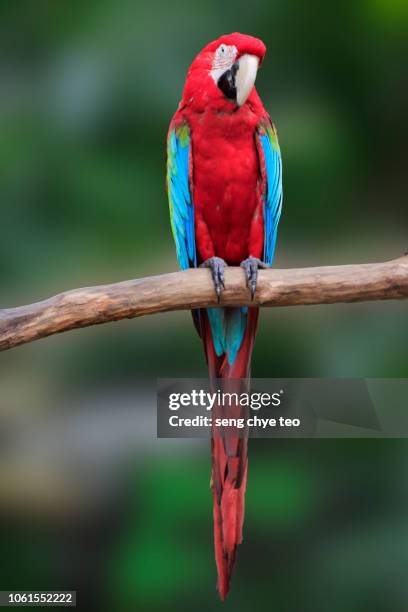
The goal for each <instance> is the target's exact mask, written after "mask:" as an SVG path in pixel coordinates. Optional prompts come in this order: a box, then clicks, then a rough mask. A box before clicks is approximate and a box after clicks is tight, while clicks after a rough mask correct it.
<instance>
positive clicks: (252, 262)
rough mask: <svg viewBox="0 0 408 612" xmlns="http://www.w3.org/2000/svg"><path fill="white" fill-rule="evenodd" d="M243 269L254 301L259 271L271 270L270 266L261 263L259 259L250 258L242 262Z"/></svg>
mask: <svg viewBox="0 0 408 612" xmlns="http://www.w3.org/2000/svg"><path fill="white" fill-rule="evenodd" d="M241 268H243V269H244V270H245V276H246V281H247V287H248V289H249V290H250V292H251V296H252V299H254V296H255V292H256V284H257V282H258V269H259V268H269V264H267V263H265V262H264V261H261V260H260V259H258V258H257V257H248V259H244V261H243V262H241Z"/></svg>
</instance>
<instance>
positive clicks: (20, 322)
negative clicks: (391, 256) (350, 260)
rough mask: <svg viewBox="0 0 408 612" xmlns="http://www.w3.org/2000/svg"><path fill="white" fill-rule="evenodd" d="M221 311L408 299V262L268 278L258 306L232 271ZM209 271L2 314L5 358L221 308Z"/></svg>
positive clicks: (0, 345) (88, 291)
mask: <svg viewBox="0 0 408 612" xmlns="http://www.w3.org/2000/svg"><path fill="white" fill-rule="evenodd" d="M225 281H226V282H225V291H224V292H223V294H222V298H221V302H220V304H219V305H221V306H249V305H259V306H300V305H305V304H334V303H336V302H363V301H371V300H398V299H406V298H408V256H407V255H405V256H404V257H401V258H399V259H395V260H393V261H389V262H385V263H374V264H359V265H348V266H326V267H319V268H294V269H288V270H277V269H270V270H261V271H260V272H259V279H258V288H257V292H256V295H255V299H254V301H251V296H250V293H249V291H248V289H247V288H246V286H245V279H244V272H243V270H242V269H240V268H227V269H226V274H225ZM217 305H218V303H217V300H216V296H215V293H214V289H213V285H212V281H211V274H210V272H209V270H202V269H198V270H185V271H183V272H174V273H172V274H163V275H160V276H150V277H146V278H141V279H136V280H130V281H125V282H121V283H114V284H112V285H101V286H98V287H86V288H83V289H73V290H71V291H66V292H64V293H60V294H59V295H56V296H54V297H51V298H49V299H47V300H44V301H42V302H37V303H35V304H29V305H28V306H20V307H18V308H8V309H4V310H0V350H3V351H4V350H7V349H10V348H13V347H15V346H18V345H19V344H25V343H27V342H31V341H33V340H38V339H39V338H44V337H45V336H50V335H52V334H56V333H60V332H64V331H68V330H69V329H74V328H78V327H87V326H89V325H96V324H98V323H107V322H108V321H117V320H119V319H124V318H133V317H140V316H143V315H148V314H154V313H156V312H166V311H171V310H186V309H190V308H198V307H207V306H217Z"/></svg>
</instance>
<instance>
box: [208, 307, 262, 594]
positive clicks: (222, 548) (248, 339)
mask: <svg viewBox="0 0 408 612" xmlns="http://www.w3.org/2000/svg"><path fill="white" fill-rule="evenodd" d="M217 311H218V312H217V313H216V315H217V319H218V323H219V320H222V325H218V324H217V321H214V311H210V312H209V311H208V310H207V311H204V310H202V311H200V327H201V337H202V339H203V343H204V348H205V352H206V356H207V362H208V368H209V376H210V381H211V382H212V384H214V385H215V383H216V382H217V386H218V387H219V385H220V383H221V386H222V389H223V391H228V392H231V391H239V392H240V393H242V392H244V391H247V392H248V391H249V378H250V370H251V356H252V349H253V344H254V339H255V334H256V328H257V323H258V315H259V309H258V308H249V309H237V308H224V309H217ZM220 329H222V330H223V331H221V332H220V331H219V330H220ZM220 333H221V335H222V334H224V338H223V339H222V338H221V341H220ZM222 349H224V350H225V352H222V353H221V350H222ZM217 353H218V354H217ZM217 379H218V381H217ZM219 379H221V380H219ZM237 379H241V380H240V382H239V381H238V380H237ZM242 379H244V380H242ZM238 387H239V389H238ZM244 411H245V408H242V407H240V406H239V405H235V406H231V407H230V408H228V416H234V417H237V418H240V417H242V416H244ZM212 416H213V423H214V420H215V418H216V417H218V416H220V417H223V416H225V407H223V406H219V405H218V406H217V405H216V406H214V408H213V415H212ZM247 449H248V432H247V429H246V428H245V429H244V430H242V429H240V430H238V429H235V430H234V429H233V428H228V429H227V430H224V432H223V435H220V433H219V431H218V433H217V434H216V433H215V431H214V428H213V433H212V439H211V450H212V478H211V485H212V491H213V498H214V545H215V560H216V564H217V573H218V581H217V586H218V591H219V594H220V597H221V599H225V597H226V596H227V594H228V591H229V588H230V581H231V574H232V570H233V567H234V562H235V557H236V551H237V546H238V544H241V542H242V528H243V522H244V504H245V489H246V480H247V470H248V451H247Z"/></svg>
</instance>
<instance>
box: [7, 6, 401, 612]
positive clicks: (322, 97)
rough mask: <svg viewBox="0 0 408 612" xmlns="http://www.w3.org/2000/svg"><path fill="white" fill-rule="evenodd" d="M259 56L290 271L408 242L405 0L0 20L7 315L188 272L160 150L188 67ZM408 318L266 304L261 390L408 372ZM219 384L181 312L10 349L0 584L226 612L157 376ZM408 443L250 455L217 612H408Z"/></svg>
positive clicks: (97, 605) (347, 308) (331, 444)
mask: <svg viewBox="0 0 408 612" xmlns="http://www.w3.org/2000/svg"><path fill="white" fill-rule="evenodd" d="M236 30H238V31H243V32H246V33H248V34H252V35H255V36H258V37H260V38H262V39H263V40H264V42H265V43H266V45H267V48H268V54H267V58H266V60H265V62H264V65H263V67H262V70H261V71H260V73H259V75H258V80H257V88H258V91H259V93H260V95H261V97H262V99H263V102H264V104H265V106H266V108H267V109H268V111H269V112H270V114H271V116H272V118H273V120H274V121H275V123H276V125H277V127H278V131H279V137H280V143H281V148H282V154H283V162H284V192H285V198H284V211H283V215H282V220H281V224H280V232H279V240H278V248H277V254H276V260H275V261H276V266H278V267H291V266H309V265H323V264H328V265H329V264H337V263H357V262H368V261H380V260H384V259H392V258H394V257H396V256H399V255H401V254H402V253H403V252H404V251H406V250H407V247H408V241H407V235H406V234H407V232H406V230H407V217H406V199H407V168H406V164H407V153H406V152H407V142H408V129H407V107H408V85H407V71H406V66H407V59H408V57H407V50H408V45H407V36H408V4H407V3H406V1H404V0H361V1H360V2H353V1H351V0H345V1H344V0H343V1H340V0H339V1H333V2H331V3H326V4H323V3H321V2H316V1H313V0H312V1H309V2H305V1H300V0H299V1H297V2H296V1H293V0H287V1H283V0H268V1H267V0H251V2H248V1H246V2H243V1H242V0H236V1H235V2H230V1H229V0H224V2H217V1H215V0H211V1H208V0H207V1H206V2H203V3H201V4H199V3H194V4H193V3H191V2H188V1H187V0H179V1H176V0H174V1H173V2H171V3H166V2H163V1H162V2H158V1H155V0H152V1H150V2H146V3H140V2H134V1H133V2H131V1H129V0H122V1H120V2H118V1H114V0H98V1H96V0H88V1H87V2H86V3H84V2H78V1H73V0H71V2H63V1H60V2H55V1H54V2H51V1H41V0H39V1H37V2H28V1H20V2H12V1H11V0H3V1H2V3H1V5H0V49H1V59H0V134H1V136H0V185H1V200H0V201H1V204H0V211H1V217H0V218H1V240H0V291H1V301H0V307H12V306H17V305H20V304H23V303H28V302H31V301H35V300H38V299H42V298H44V297H47V296H49V295H52V294H54V293H57V292H60V291H62V290H65V289H69V288H74V287H78V286H84V285H92V284H100V283H106V282H115V281H119V280H123V279H127V278H134V277H139V276H144V275H148V274H155V273H160V272H166V271H171V270H174V269H176V268H177V262H176V257H175V251H174V248H173V243H172V237H171V232H170V229H169V222H168V209H167V201H166V196H165V190H164V181H165V169H164V166H165V139H166V130H167V126H168V123H169V121H170V118H171V116H172V114H173V112H174V111H175V109H176V106H177V103H178V100H179V98H180V95H181V91H182V87H183V83H184V78H185V74H186V71H187V68H188V66H189V64H190V62H191V61H192V59H193V58H194V56H195V55H196V53H197V52H198V51H199V50H200V49H201V48H202V47H203V46H204V45H205V44H206V43H207V42H209V41H210V40H212V39H214V38H217V37H218V36H219V35H221V34H223V33H228V32H231V31H236ZM406 329H407V327H406V304H405V303H378V304H368V305H365V304H358V305H357V304H355V305H351V304H350V305H334V306H327V307H326V306H321V307H307V308H299V307H298V308H292V309H290V308H287V309H276V310H272V309H271V310H263V311H262V316H261V323H260V330H259V336H258V340H257V343H256V348H255V355H254V360H253V374H254V375H255V376H256V377H297V376H301V377H309V376H318V377H324V376H339V377H346V376H351V377H359V376H362V377H405V376H407V369H408V368H407V333H406ZM160 376H161V377H176V376H179V377H188V376H196V377H197V376H205V360H204V357H203V354H202V350H201V346H200V343H199V341H198V338H197V337H196V334H195V331H194V329H193V326H192V324H191V320H190V316H189V314H188V313H186V312H181V313H171V314H165V315H156V316H153V317H146V318H144V319H140V320H134V321H122V322H119V323H112V324H109V325H106V326H101V327H95V328H88V329H84V330H80V331H74V332H70V333H69V334H64V335H62V336H57V337H52V338H49V339H47V340H44V341H41V342H38V343H34V344H32V345H27V346H25V347H21V348H18V349H15V350H13V351H10V352H6V353H2V354H1V355H0V512H1V526H0V541H1V553H2V554H1V567H0V589H31V590H39V589H77V591H78V601H79V606H80V608H81V609H84V610H93V609H98V610H99V609H100V610H123V611H127V610H148V609H152V610H176V609H177V610H179V609H190V608H192V607H195V608H197V609H198V610H210V609H213V608H219V609H221V604H220V603H219V602H218V600H217V595H216V592H215V567H214V561H213V551H212V511H211V496H210V492H209V474H210V459H209V449H208V445H207V444H206V443H203V442H202V441H198V440H191V441H185V440H178V441H167V440H157V439H156V438H155V404H154V394H153V392H152V387H153V385H154V383H155V379H156V377H160ZM407 477H408V445H407V443H406V442H405V441H403V440H401V441H397V440H393V441H385V440H384V441H380V440H371V441H370V440H366V441H363V440H360V441H359V440H354V441H353V440H345V441H337V440H327V441H326V440H319V441H318V440H309V441H308V440H303V441H300V440H253V441H252V442H251V445H250V473H249V483H248V493H247V516H246V525H245V541H244V544H243V546H242V547H241V548H240V550H239V557H238V564H237V568H236V572H235V576H234V582H233V588H232V592H231V594H230V597H229V599H228V600H227V602H225V603H224V604H223V609H224V610H232V609H234V610H249V609H250V610H253V609H254V610H261V609H268V610H276V611H277V612H289V611H290V612H292V611H296V612H298V611H299V612H308V611H309V610H313V611H314V612H319V611H324V612H327V611H328V610H330V611H331V612H337V611H339V612H340V611H341V612H343V611H345V610H347V611H350V612H354V611H356V612H360V611H364V612H365V611H366V610H367V611H370V612H382V611H384V612H399V611H401V612H406V610H407V609H408V603H407V602H408V582H407V580H406V575H405V574H406V567H407V563H408V486H407Z"/></svg>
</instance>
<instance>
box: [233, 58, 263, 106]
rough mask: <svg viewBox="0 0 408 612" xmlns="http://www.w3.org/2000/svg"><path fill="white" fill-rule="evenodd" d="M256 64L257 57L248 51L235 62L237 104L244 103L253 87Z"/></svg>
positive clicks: (256, 70) (256, 69)
mask: <svg viewBox="0 0 408 612" xmlns="http://www.w3.org/2000/svg"><path fill="white" fill-rule="evenodd" d="M258 65H259V58H258V57H256V55H249V54H248V53H247V54H245V55H242V56H241V57H240V58H239V60H238V62H237V68H238V69H237V73H236V76H235V86H236V90H237V104H238V106H242V105H243V104H245V102H246V101H247V99H248V97H249V95H250V93H251V91H252V89H253V87H254V84H255V79H256V73H257V72H258Z"/></svg>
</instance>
